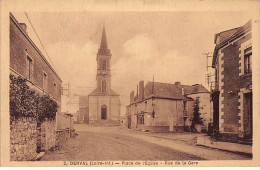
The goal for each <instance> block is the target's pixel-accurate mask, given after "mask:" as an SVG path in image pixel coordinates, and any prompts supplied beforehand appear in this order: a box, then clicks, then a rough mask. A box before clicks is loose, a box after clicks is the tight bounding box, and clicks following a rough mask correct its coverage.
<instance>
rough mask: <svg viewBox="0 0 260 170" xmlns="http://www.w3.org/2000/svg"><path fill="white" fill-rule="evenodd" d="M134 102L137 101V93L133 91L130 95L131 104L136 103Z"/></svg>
mask: <svg viewBox="0 0 260 170" xmlns="http://www.w3.org/2000/svg"><path fill="white" fill-rule="evenodd" d="M134 101H135V92H134V91H132V92H131V93H130V104H132V103H134Z"/></svg>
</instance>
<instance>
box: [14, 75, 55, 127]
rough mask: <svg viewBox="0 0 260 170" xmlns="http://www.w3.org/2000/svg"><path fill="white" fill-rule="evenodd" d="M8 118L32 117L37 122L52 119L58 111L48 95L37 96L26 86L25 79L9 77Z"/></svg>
mask: <svg viewBox="0 0 260 170" xmlns="http://www.w3.org/2000/svg"><path fill="white" fill-rule="evenodd" d="M9 99H10V117H11V118H20V117H34V118H36V120H37V122H43V121H44V119H45V118H49V119H54V118H55V116H56V112H57V109H58V105H57V103H56V101H54V100H53V99H51V98H50V97H49V96H48V95H43V96H39V94H36V93H35V91H34V90H32V89H30V88H29V86H28V85H27V84H26V79H24V78H22V77H20V76H19V77H17V78H16V77H15V76H13V75H10V98H9Z"/></svg>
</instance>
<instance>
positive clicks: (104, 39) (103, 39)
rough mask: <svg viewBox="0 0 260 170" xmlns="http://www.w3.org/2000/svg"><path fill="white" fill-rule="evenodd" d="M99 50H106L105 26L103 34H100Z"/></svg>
mask: <svg viewBox="0 0 260 170" xmlns="http://www.w3.org/2000/svg"><path fill="white" fill-rule="evenodd" d="M100 49H108V47H107V37H106V30H105V25H103V33H102V38H101V44H100Z"/></svg>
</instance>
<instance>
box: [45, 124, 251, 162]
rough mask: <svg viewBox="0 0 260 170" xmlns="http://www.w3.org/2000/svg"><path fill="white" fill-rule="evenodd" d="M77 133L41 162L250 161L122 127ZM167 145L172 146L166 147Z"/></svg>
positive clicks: (84, 129) (82, 127)
mask: <svg viewBox="0 0 260 170" xmlns="http://www.w3.org/2000/svg"><path fill="white" fill-rule="evenodd" d="M127 132H129V133H127ZM76 133H77V134H78V135H77V136H76V137H75V138H71V139H70V140H69V141H68V142H66V143H64V144H63V145H62V146H60V147H59V150H56V151H47V152H46V153H45V155H44V156H43V158H42V159H41V161H58V160H60V161H66V160H69V161H73V160H78V161H83V160H84V161H94V160H96V161H101V160H103V161H106V160H154V161H155V160H157V161H159V160H206V159H223V160H224V159H225V160H226V159H233V160H234V159H249V158H247V157H245V156H241V155H237V154H234V153H228V152H224V151H218V150H213V149H209V148H198V147H195V146H192V145H188V144H187V143H185V142H183V141H172V140H169V139H165V138H160V137H159V135H158V134H157V136H156V137H153V136H150V135H151V134H142V133H140V132H134V131H133V130H131V131H129V130H128V129H126V128H124V127H91V126H87V125H78V126H76ZM164 135H165V134H164ZM158 142H159V143H158ZM169 142H170V144H171V145H172V146H173V147H171V146H169ZM164 145H165V146H164Z"/></svg>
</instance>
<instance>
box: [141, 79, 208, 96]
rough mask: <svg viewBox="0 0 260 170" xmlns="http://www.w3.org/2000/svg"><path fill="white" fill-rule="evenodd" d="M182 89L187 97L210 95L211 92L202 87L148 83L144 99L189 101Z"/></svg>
mask: <svg viewBox="0 0 260 170" xmlns="http://www.w3.org/2000/svg"><path fill="white" fill-rule="evenodd" d="M153 84H154V85H153ZM182 88H183V90H184V94H185V95H187V94H195V93H209V91H208V90H207V89H206V88H205V87H203V86H202V85H194V86H188V85H181V84H179V85H176V84H169V83H159V82H154V83H153V82H148V83H147V84H146V85H145V88H144V98H149V97H151V96H154V97H161V98H169V99H188V98H187V97H185V96H184V95H182ZM153 89H154V90H153ZM152 91H153V92H152Z"/></svg>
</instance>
